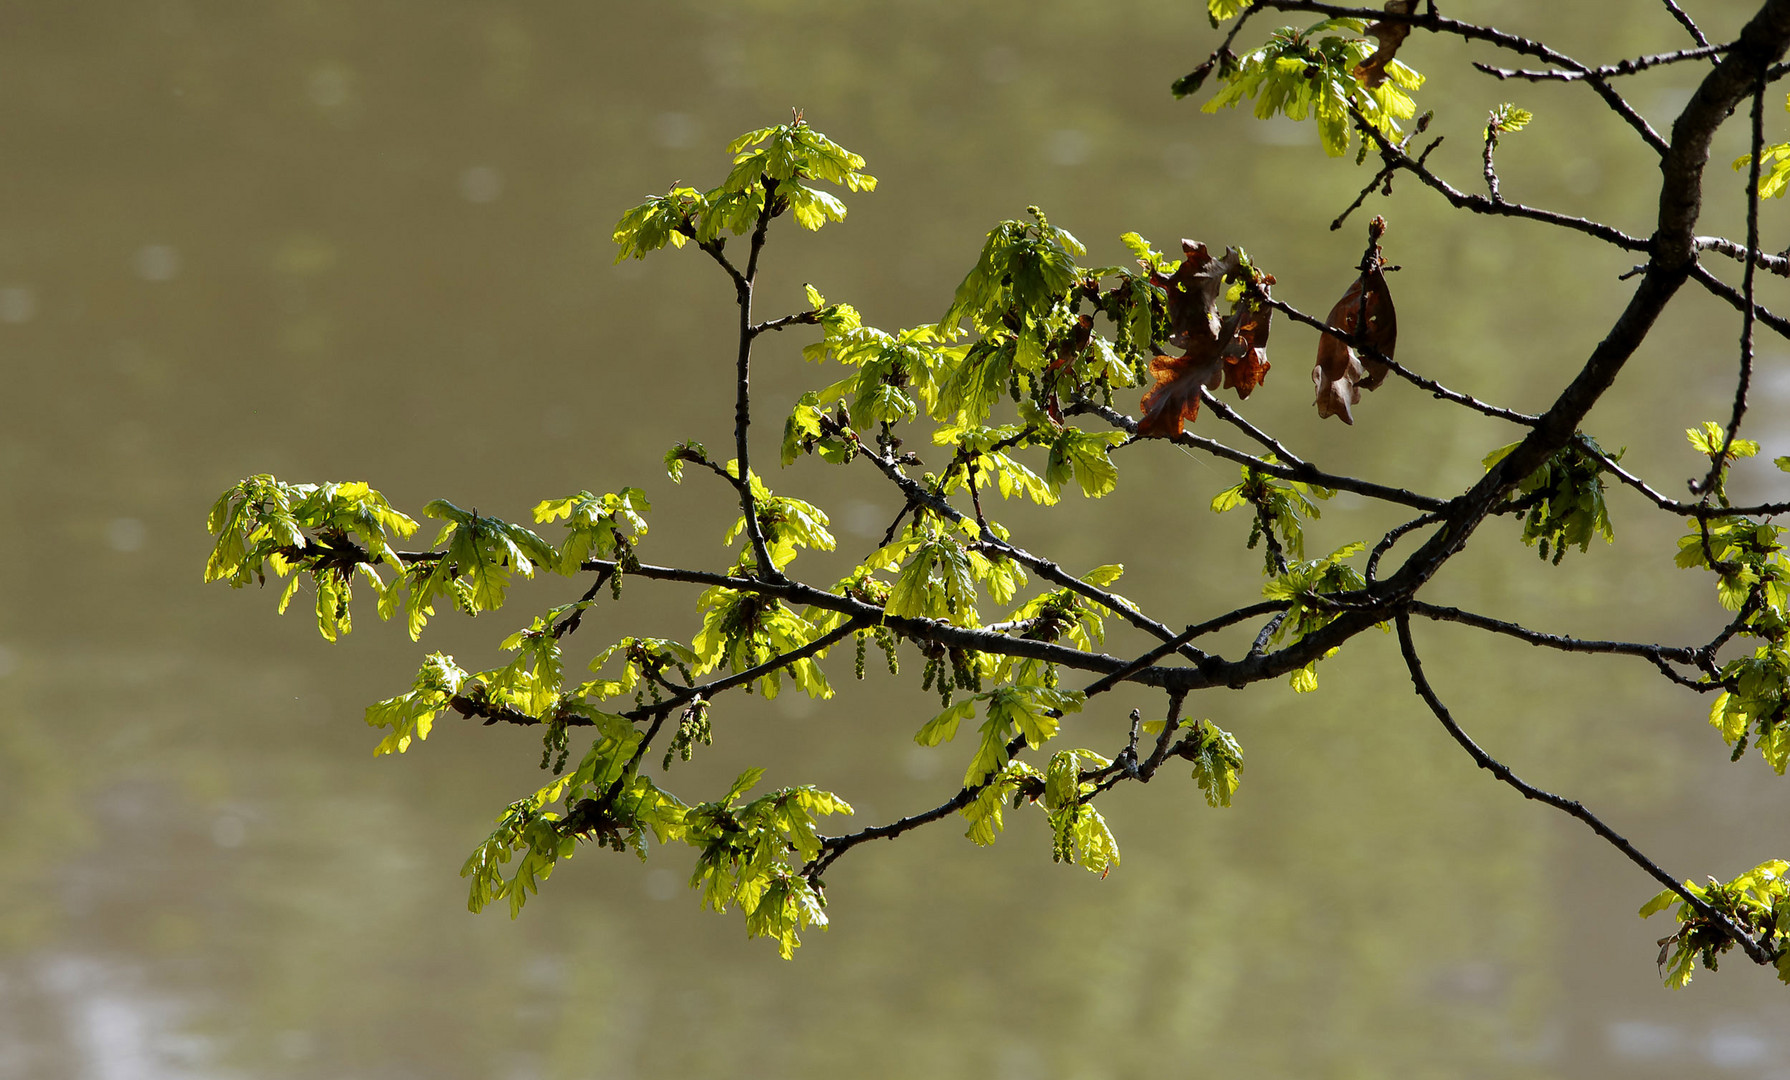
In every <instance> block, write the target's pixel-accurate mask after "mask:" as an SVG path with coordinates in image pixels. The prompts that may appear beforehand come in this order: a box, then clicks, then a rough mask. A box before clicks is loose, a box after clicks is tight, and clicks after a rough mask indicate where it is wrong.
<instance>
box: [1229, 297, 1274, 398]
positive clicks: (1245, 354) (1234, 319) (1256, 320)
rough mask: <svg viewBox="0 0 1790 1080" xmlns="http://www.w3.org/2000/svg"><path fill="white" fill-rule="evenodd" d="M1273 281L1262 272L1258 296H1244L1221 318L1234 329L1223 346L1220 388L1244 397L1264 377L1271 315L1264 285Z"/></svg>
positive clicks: (1265, 374) (1265, 376) (1266, 374)
mask: <svg viewBox="0 0 1790 1080" xmlns="http://www.w3.org/2000/svg"><path fill="white" fill-rule="evenodd" d="M1273 283H1274V278H1273V276H1272V275H1267V274H1264V275H1263V282H1262V283H1261V284H1260V286H1259V287H1260V289H1261V292H1262V296H1261V297H1260V298H1258V297H1254V296H1246V297H1244V298H1243V300H1242V302H1241V303H1239V304H1238V305H1237V310H1236V312H1235V313H1233V314H1232V315H1231V317H1230V318H1229V319H1227V320H1225V321H1226V322H1227V323H1231V324H1232V325H1233V327H1234V329H1233V330H1232V332H1231V340H1230V342H1229V343H1228V344H1227V345H1225V347H1224V353H1223V359H1224V388H1225V389H1226V390H1235V391H1236V392H1237V396H1238V397H1240V398H1246V397H1248V396H1249V395H1250V392H1251V391H1253V390H1254V389H1255V388H1256V387H1258V386H1260V385H1262V381H1263V380H1264V379H1266V378H1267V377H1268V367H1269V364H1268V322H1269V320H1270V319H1272V318H1273V317H1274V309H1273V308H1271V307H1269V306H1268V304H1267V300H1266V297H1267V295H1268V286H1269V285H1272V284H1273Z"/></svg>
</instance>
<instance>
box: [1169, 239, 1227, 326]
mask: <svg viewBox="0 0 1790 1080" xmlns="http://www.w3.org/2000/svg"><path fill="white" fill-rule="evenodd" d="M1181 252H1182V259H1181V266H1180V268H1179V269H1177V270H1176V271H1175V274H1174V276H1173V277H1164V276H1163V275H1162V274H1160V273H1157V272H1155V271H1151V273H1150V284H1152V285H1155V286H1157V287H1158V288H1160V289H1162V290H1163V291H1164V292H1166V293H1168V325H1169V334H1168V343H1169V344H1170V345H1173V346H1174V347H1176V348H1177V349H1191V348H1194V347H1195V343H1196V342H1205V341H1213V342H1215V341H1217V340H1218V336H1219V334H1220V333H1221V332H1222V329H1223V327H1222V322H1223V320H1221V319H1220V318H1219V317H1218V298H1219V296H1221V295H1222V294H1223V293H1224V278H1225V275H1226V274H1234V273H1236V272H1237V267H1238V265H1239V256H1238V253H1237V250H1236V249H1235V248H1227V249H1226V250H1225V253H1224V258H1222V259H1214V258H1213V257H1212V256H1211V254H1210V253H1208V252H1207V251H1206V245H1204V244H1202V243H1200V242H1199V241H1197V240H1183V241H1181Z"/></svg>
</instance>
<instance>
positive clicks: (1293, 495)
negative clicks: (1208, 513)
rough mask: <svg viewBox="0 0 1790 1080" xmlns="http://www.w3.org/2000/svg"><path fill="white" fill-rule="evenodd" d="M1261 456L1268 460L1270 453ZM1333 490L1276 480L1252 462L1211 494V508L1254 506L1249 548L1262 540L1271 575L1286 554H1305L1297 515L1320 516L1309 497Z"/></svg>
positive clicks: (1280, 568) (1280, 567)
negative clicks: (1240, 476)
mask: <svg viewBox="0 0 1790 1080" xmlns="http://www.w3.org/2000/svg"><path fill="white" fill-rule="evenodd" d="M1265 460H1266V461H1268V462H1269V463H1271V464H1272V463H1273V461H1274V455H1272V454H1270V455H1268V457H1267V458H1266V459H1265ZM1334 494H1336V493H1335V492H1333V491H1331V490H1330V489H1329V488H1323V487H1317V486H1316V485H1313V484H1306V483H1301V482H1300V481H1298V480H1277V479H1275V478H1274V477H1272V476H1270V475H1269V474H1267V473H1265V472H1263V471H1261V470H1260V469H1258V468H1256V467H1255V466H1254V465H1244V466H1243V479H1242V481H1241V482H1240V483H1238V484H1237V485H1236V486H1234V487H1228V488H1225V489H1224V490H1223V491H1221V492H1219V493H1218V494H1217V495H1216V496H1214V497H1213V499H1212V510H1213V512H1214V513H1219V514H1222V513H1224V512H1226V511H1227V510H1235V509H1237V508H1238V507H1240V506H1248V507H1251V508H1253V509H1254V510H1255V519H1254V520H1253V521H1252V522H1251V523H1250V528H1249V548H1250V550H1251V551H1253V550H1255V547H1256V545H1257V544H1260V543H1262V542H1263V541H1266V544H1265V545H1264V547H1265V551H1264V560H1265V563H1266V565H1265V568H1264V571H1263V572H1264V573H1266V574H1267V575H1268V576H1270V577H1273V576H1275V575H1277V574H1284V573H1286V572H1287V556H1289V555H1290V556H1292V557H1293V558H1294V559H1303V558H1305V529H1304V526H1303V525H1302V524H1301V519H1303V518H1316V517H1320V516H1321V515H1320V514H1319V512H1318V505H1317V503H1315V502H1313V501H1312V500H1313V499H1328V498H1330V497H1331V496H1332V495H1334Z"/></svg>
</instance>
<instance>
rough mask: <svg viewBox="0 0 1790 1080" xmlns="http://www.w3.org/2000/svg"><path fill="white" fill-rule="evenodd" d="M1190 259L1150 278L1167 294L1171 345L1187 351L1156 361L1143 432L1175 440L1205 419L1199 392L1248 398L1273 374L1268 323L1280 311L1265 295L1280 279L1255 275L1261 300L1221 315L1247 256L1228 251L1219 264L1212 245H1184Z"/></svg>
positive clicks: (1142, 420) (1141, 420) (1251, 298)
mask: <svg viewBox="0 0 1790 1080" xmlns="http://www.w3.org/2000/svg"><path fill="white" fill-rule="evenodd" d="M1181 250H1182V251H1183V252H1184V253H1185V256H1186V257H1185V258H1184V259H1183V260H1182V262H1181V266H1180V268H1179V269H1178V270H1177V271H1176V272H1175V275H1174V277H1172V278H1170V277H1164V276H1163V275H1161V274H1156V273H1152V274H1151V275H1150V280H1151V281H1152V282H1153V283H1154V284H1156V285H1157V286H1159V287H1161V288H1162V289H1164V290H1166V291H1167V292H1168V308H1169V326H1170V332H1169V335H1168V341H1169V344H1171V345H1176V346H1179V347H1180V348H1182V349H1184V350H1185V353H1184V355H1181V356H1160V355H1159V356H1157V357H1156V358H1155V359H1154V360H1151V361H1150V375H1151V378H1152V379H1154V383H1153V384H1152V385H1151V387H1150V389H1149V390H1147V391H1146V392H1145V393H1144V399H1143V403H1142V406H1141V411H1140V416H1139V417H1138V425H1137V433H1138V434H1139V435H1142V436H1155V437H1158V438H1173V437H1175V436H1176V435H1179V434H1181V431H1182V429H1183V425H1184V424H1187V423H1191V422H1192V421H1194V420H1196V419H1198V418H1199V412H1200V390H1201V389H1206V390H1217V389H1219V388H1220V387H1222V388H1224V389H1226V390H1235V391H1237V396H1238V397H1245V398H1246V397H1248V396H1249V395H1250V392H1251V391H1253V390H1254V389H1255V388H1256V387H1258V386H1260V385H1261V384H1262V380H1263V379H1265V378H1266V377H1267V375H1268V352H1267V349H1268V323H1269V320H1270V318H1271V317H1272V316H1273V314H1274V309H1273V308H1272V307H1270V306H1268V304H1267V303H1266V302H1265V300H1264V299H1263V298H1265V297H1266V296H1267V295H1268V287H1269V286H1270V285H1273V284H1274V277H1273V276H1272V275H1270V274H1263V273H1260V272H1259V271H1255V270H1251V271H1249V273H1250V274H1252V275H1253V276H1254V280H1255V285H1256V288H1258V289H1259V290H1260V291H1261V294H1262V295H1261V297H1256V296H1250V295H1246V296H1245V297H1244V298H1243V299H1241V300H1239V301H1238V302H1237V305H1236V307H1235V309H1234V310H1233V311H1232V313H1231V314H1230V315H1227V316H1224V317H1222V318H1221V317H1220V316H1219V314H1218V303H1219V298H1220V297H1222V296H1223V295H1224V283H1225V279H1226V277H1227V276H1231V275H1235V274H1237V273H1238V272H1239V271H1241V270H1242V269H1243V257H1242V253H1241V252H1239V251H1237V249H1235V248H1226V249H1225V253H1224V257H1223V258H1222V259H1215V258H1213V257H1212V255H1211V253H1210V252H1208V251H1207V250H1206V245H1204V244H1201V243H1198V242H1196V241H1193V240H1183V241H1181Z"/></svg>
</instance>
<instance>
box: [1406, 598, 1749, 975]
mask: <svg viewBox="0 0 1790 1080" xmlns="http://www.w3.org/2000/svg"><path fill="white" fill-rule="evenodd" d="M1394 621H1395V622H1396V623H1397V626H1398V645H1399V651H1400V652H1402V653H1403V654H1404V657H1405V667H1406V668H1407V669H1408V670H1409V671H1410V673H1411V682H1412V684H1413V685H1414V686H1415V687H1416V689H1417V696H1418V697H1420V698H1422V699H1423V703H1424V704H1425V705H1428V706H1429V709H1430V712H1432V713H1434V714H1435V717H1436V719H1437V720H1439V721H1441V723H1442V726H1443V727H1444V728H1446V729H1447V731H1448V734H1449V735H1450V736H1451V737H1452V738H1453V739H1454V741H1455V742H1457V743H1459V744H1460V746H1461V748H1462V749H1463V750H1465V751H1467V753H1468V755H1469V756H1471V757H1472V758H1473V762H1474V764H1476V765H1478V766H1479V767H1480V768H1482V769H1485V770H1486V771H1487V772H1490V773H1491V774H1492V775H1493V776H1495V777H1497V778H1498V779H1499V780H1502V781H1503V782H1504V783H1506V784H1509V785H1510V786H1511V787H1513V788H1515V789H1516V790H1517V791H1518V792H1520V793H1521V794H1522V796H1523V798H1525V799H1534V800H1535V801H1537V802H1542V803H1546V804H1547V805H1549V806H1552V807H1553V808H1554V809H1556V810H1560V811H1562V812H1564V813H1566V814H1570V815H1571V816H1573V817H1575V818H1578V819H1579V820H1580V821H1582V822H1584V823H1585V824H1586V825H1589V826H1590V827H1591V831H1592V832H1595V833H1596V834H1597V835H1599V836H1601V837H1603V838H1604V839H1605V840H1606V841H1608V842H1609V843H1610V845H1611V846H1613V847H1614V848H1615V849H1616V850H1617V851H1620V852H1622V853H1623V854H1624V855H1626V856H1628V859H1629V861H1630V862H1632V863H1634V864H1635V865H1636V866H1639V867H1640V868H1641V869H1642V870H1645V871H1646V872H1647V873H1648V875H1649V876H1651V877H1652V878H1653V879H1654V880H1655V881H1658V882H1659V883H1661V884H1662V885H1664V886H1665V887H1666V888H1668V889H1670V890H1672V892H1674V893H1676V894H1677V895H1678V897H1679V898H1680V899H1682V900H1683V901H1684V902H1685V903H1687V904H1689V905H1690V906H1691V907H1692V908H1693V909H1695V910H1696V911H1697V913H1698V914H1700V915H1702V916H1703V917H1704V918H1705V919H1708V920H1709V921H1710V922H1712V923H1714V924H1716V925H1717V926H1719V927H1721V928H1722V930H1723V931H1725V932H1726V933H1727V934H1728V936H1729V937H1731V938H1732V939H1733V940H1734V942H1735V943H1736V944H1737V945H1739V946H1740V947H1741V948H1742V949H1743V950H1745V951H1746V954H1747V956H1749V957H1751V958H1752V960H1753V962H1754V963H1758V964H1765V963H1770V961H1771V956H1770V954H1769V953H1768V952H1767V951H1766V950H1765V949H1764V948H1762V947H1761V946H1760V945H1759V943H1758V942H1756V941H1754V940H1753V939H1752V938H1751V937H1750V936H1749V935H1748V934H1747V932H1746V931H1745V930H1743V929H1741V928H1740V927H1739V926H1737V925H1735V923H1734V921H1733V920H1731V919H1729V918H1728V917H1727V916H1726V915H1724V914H1722V913H1721V912H1719V911H1717V910H1716V909H1715V908H1713V907H1711V906H1710V905H1709V902H1708V901H1706V900H1704V899H1703V898H1702V897H1700V896H1698V895H1697V894H1696V893H1693V892H1691V891H1690V890H1689V889H1687V888H1685V886H1684V884H1683V883H1682V882H1680V881H1679V880H1678V879H1677V878H1675V877H1673V876H1672V875H1670V874H1668V873H1666V872H1665V871H1664V870H1663V869H1661V868H1660V866H1659V864H1658V863H1656V862H1654V861H1653V860H1652V859H1649V858H1648V857H1647V856H1646V855H1644V854H1642V853H1641V851H1640V850H1639V849H1638V848H1636V847H1635V846H1634V845H1633V844H1631V843H1629V842H1628V840H1627V839H1625V838H1624V837H1623V836H1622V835H1621V834H1619V833H1617V832H1616V830H1614V829H1612V828H1610V827H1609V826H1608V825H1606V824H1604V822H1603V820H1602V819H1601V818H1599V817H1598V816H1597V815H1596V814H1593V813H1592V812H1591V811H1589V810H1587V809H1585V806H1584V804H1583V803H1580V802H1578V801H1577V800H1575V799H1566V798H1562V797H1561V796H1559V795H1555V794H1553V793H1552V792H1549V791H1544V790H1542V789H1541V788H1538V787H1536V786H1535V785H1534V784H1531V783H1529V782H1528V781H1526V780H1524V779H1522V778H1521V777H1519V776H1517V775H1516V774H1515V773H1513V772H1511V771H1510V768H1509V766H1507V765H1505V764H1504V763H1502V762H1500V761H1499V760H1498V759H1496V758H1494V757H1492V755H1490V754H1488V753H1486V752H1485V750H1484V749H1482V748H1481V747H1480V745H1479V744H1478V743H1476V742H1474V741H1473V739H1472V737H1471V736H1469V735H1468V734H1467V733H1466V732H1465V731H1463V730H1461V726H1460V725H1459V724H1457V723H1455V720H1454V717H1453V716H1451V715H1449V712H1448V708H1447V706H1445V705H1443V704H1442V699H1441V698H1439V697H1437V696H1436V692H1435V690H1434V689H1432V688H1431V686H1430V683H1429V680H1428V679H1427V678H1425V677H1424V674H1423V664H1422V662H1421V661H1419V660H1418V658H1417V647H1416V645H1415V644H1413V643H1412V641H1411V617H1410V616H1409V615H1407V614H1405V613H1403V612H1400V613H1399V614H1398V616H1397V617H1396V618H1395V620H1394Z"/></svg>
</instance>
